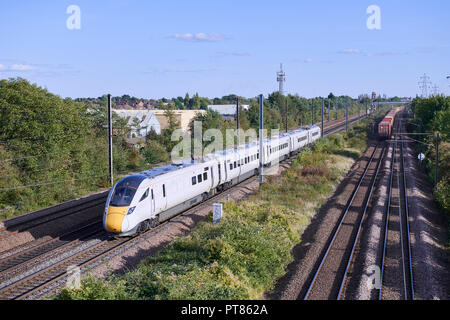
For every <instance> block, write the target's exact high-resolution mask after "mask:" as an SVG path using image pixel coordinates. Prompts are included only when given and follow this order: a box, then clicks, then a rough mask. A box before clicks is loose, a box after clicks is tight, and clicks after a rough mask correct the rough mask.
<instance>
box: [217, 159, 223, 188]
mask: <svg viewBox="0 0 450 320" xmlns="http://www.w3.org/2000/svg"><path fill="white" fill-rule="evenodd" d="M217 169H218V170H219V182H218V183H217V185H220V184H221V183H222V170H221V168H220V163H219V164H218V165H217Z"/></svg>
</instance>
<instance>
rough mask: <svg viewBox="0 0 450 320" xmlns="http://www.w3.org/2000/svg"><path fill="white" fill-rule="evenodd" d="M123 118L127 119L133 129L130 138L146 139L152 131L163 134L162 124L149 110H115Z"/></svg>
mask: <svg viewBox="0 0 450 320" xmlns="http://www.w3.org/2000/svg"><path fill="white" fill-rule="evenodd" d="M113 111H114V112H115V113H117V114H118V115H119V117H121V118H125V119H127V120H128V121H127V125H128V126H129V127H130V128H131V130H130V133H129V134H128V138H135V137H145V136H146V135H147V134H148V133H149V132H150V130H152V129H153V130H154V131H155V132H156V133H157V134H161V124H160V123H159V121H158V118H157V117H156V115H155V114H154V113H153V112H149V111H147V110H113Z"/></svg>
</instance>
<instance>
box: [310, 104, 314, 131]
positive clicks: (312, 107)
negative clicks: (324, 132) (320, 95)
mask: <svg viewBox="0 0 450 320" xmlns="http://www.w3.org/2000/svg"><path fill="white" fill-rule="evenodd" d="M311 125H312V126H313V125H314V99H311Z"/></svg>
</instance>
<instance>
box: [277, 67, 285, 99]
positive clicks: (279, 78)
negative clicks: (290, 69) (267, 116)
mask: <svg viewBox="0 0 450 320" xmlns="http://www.w3.org/2000/svg"><path fill="white" fill-rule="evenodd" d="M277 81H278V82H279V90H278V91H279V92H280V93H281V94H282V95H284V82H285V81H286V74H285V73H284V71H283V64H282V63H280V71H278V72H277Z"/></svg>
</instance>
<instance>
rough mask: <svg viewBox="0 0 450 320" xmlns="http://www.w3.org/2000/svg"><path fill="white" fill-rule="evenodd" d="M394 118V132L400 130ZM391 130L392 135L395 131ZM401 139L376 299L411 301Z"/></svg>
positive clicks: (393, 161) (393, 171)
mask: <svg viewBox="0 0 450 320" xmlns="http://www.w3.org/2000/svg"><path fill="white" fill-rule="evenodd" d="M401 128H402V126H401V123H400V121H398V120H396V132H399V131H400V130H401ZM396 132H394V135H395V133H396ZM403 146H404V142H403V141H401V142H397V141H395V142H393V145H392V157H391V172H390V177H389V188H388V204H387V206H386V215H385V222H384V223H385V227H384V237H383V242H382V255H381V262H380V265H381V273H380V284H381V285H380V289H379V293H378V299H379V300H382V299H389V300H391V299H404V300H414V280H413V270H412V262H411V244H410V230H409V207H408V190H407V178H406V170H405V164H404V150H403Z"/></svg>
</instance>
